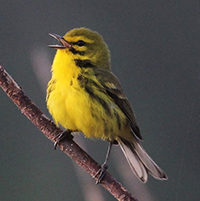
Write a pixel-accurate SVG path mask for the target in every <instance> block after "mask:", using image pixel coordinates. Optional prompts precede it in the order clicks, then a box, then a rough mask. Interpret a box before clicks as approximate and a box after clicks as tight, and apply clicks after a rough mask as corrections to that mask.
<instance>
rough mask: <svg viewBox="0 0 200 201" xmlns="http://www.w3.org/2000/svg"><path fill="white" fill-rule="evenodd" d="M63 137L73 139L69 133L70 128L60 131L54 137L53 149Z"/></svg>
mask: <svg viewBox="0 0 200 201" xmlns="http://www.w3.org/2000/svg"><path fill="white" fill-rule="evenodd" d="M63 139H69V140H72V139H73V136H72V135H71V130H66V131H64V132H61V133H59V134H58V135H57V136H56V137H55V142H54V149H55V150H56V148H57V146H58V145H59V143H60V141H62V140H63Z"/></svg>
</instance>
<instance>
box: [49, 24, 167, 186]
mask: <svg viewBox="0 0 200 201" xmlns="http://www.w3.org/2000/svg"><path fill="white" fill-rule="evenodd" d="M49 35H50V36H51V37H53V38H55V39H56V40H57V41H58V42H59V44H55V45H49V47H50V48H54V49H56V50H57V51H56V54H55V57H54V60H53V63H52V69H51V73H52V77H51V79H50V81H49V83H48V86H47V95H46V103H47V108H48V110H49V113H50V114H51V115H52V117H53V119H54V121H55V123H56V125H58V126H59V125H61V126H62V127H64V128H65V129H66V131H68V132H63V133H62V134H61V135H60V136H58V138H57V141H56V143H55V146H57V144H59V142H60V141H61V140H62V139H63V137H64V136H66V135H68V134H69V133H71V132H75V131H80V132H82V133H83V134H84V135H85V136H86V137H87V138H95V139H96V138H97V139H102V140H105V141H108V142H109V146H108V150H107V154H106V158H105V162H104V163H103V164H102V166H101V168H100V169H99V171H98V172H97V173H96V175H95V176H98V175H99V176H98V178H97V181H96V183H97V184H98V183H101V181H102V179H103V177H104V175H105V172H106V170H107V169H108V165H107V163H108V158H109V156H110V152H111V148H112V145H113V144H118V145H119V146H120V148H121V150H122V152H123V153H124V155H125V157H126V159H127V161H128V164H129V165H130V168H131V170H132V171H133V173H134V174H135V176H136V177H137V178H138V179H139V180H140V181H142V182H144V183H145V182H146V181H147V179H148V175H149V174H150V175H152V176H153V177H154V178H155V179H159V180H166V179H168V177H167V175H166V174H165V172H164V171H163V170H162V169H161V168H160V167H159V166H158V165H157V164H156V163H155V162H154V161H153V160H152V159H151V157H150V156H149V155H148V154H147V152H146V151H145V150H144V148H143V147H142V146H141V145H140V144H141V141H142V140H143V138H142V135H141V133H140V129H139V126H138V123H137V121H136V116H135V114H134V111H133V109H132V106H131V104H130V103H129V101H128V98H127V96H126V95H125V93H124V91H123V89H122V86H121V84H120V82H119V80H118V78H117V77H116V76H115V75H114V74H113V73H112V71H111V56H110V51H109V48H108V46H107V44H106V43H105V41H104V39H103V38H102V36H101V35H100V34H99V33H98V32H96V31H92V30H90V29H88V28H85V27H81V28H75V29H72V30H70V31H68V32H67V33H66V34H65V35H64V36H60V35H58V34H55V33H50V34H49ZM100 151H102V150H100Z"/></svg>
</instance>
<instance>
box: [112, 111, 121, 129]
mask: <svg viewBox="0 0 200 201" xmlns="http://www.w3.org/2000/svg"><path fill="white" fill-rule="evenodd" d="M114 115H115V117H116V119H117V125H118V128H119V130H120V129H121V121H120V117H119V114H118V113H117V111H116V110H114Z"/></svg>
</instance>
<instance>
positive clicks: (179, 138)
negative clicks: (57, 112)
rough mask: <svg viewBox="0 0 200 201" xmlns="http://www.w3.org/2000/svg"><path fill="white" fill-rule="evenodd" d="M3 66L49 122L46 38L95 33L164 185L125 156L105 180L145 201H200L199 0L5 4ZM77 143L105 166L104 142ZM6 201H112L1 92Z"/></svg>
mask: <svg viewBox="0 0 200 201" xmlns="http://www.w3.org/2000/svg"><path fill="white" fill-rule="evenodd" d="M0 5H1V6H0V15H1V18H0V27H1V30H0V32H1V34H0V43H1V48H0V61H1V63H0V64H1V65H3V66H4V68H5V69H6V70H7V71H8V73H10V74H11V75H12V76H13V78H14V79H15V80H16V81H17V83H18V84H19V85H20V86H21V87H22V88H23V90H24V91H25V92H26V94H27V95H28V96H29V97H30V98H31V99H32V100H33V101H34V102H35V103H36V105H37V106H38V107H39V108H40V109H42V111H43V112H44V113H45V114H46V115H47V116H48V117H50V115H49V113H48V111H47V109H46V104H45V90H46V84H47V82H48V80H49V78H50V68H51V63H52V60H53V57H54V54H55V50H53V49H50V48H48V47H47V45H49V44H55V40H54V39H52V38H51V37H50V36H48V33H52V32H53V33H58V34H60V35H64V34H65V33H66V32H67V31H69V30H70V29H72V28H77V27H87V28H90V29H92V30H96V31H98V32H99V33H100V34H101V35H102V36H103V37H104V39H105V41H106V42H107V44H108V45H109V48H110V51H111V55H112V70H113V72H114V73H115V74H116V75H117V76H118V78H119V79H120V80H121V84H122V86H123V88H124V91H125V93H126V94H127V96H128V98H129V101H130V102H131V104H132V105H133V107H134V110H135V113H136V115H137V119H138V122H139V125H140V128H141V131H142V135H143V138H144V142H143V143H142V145H143V146H144V147H145V149H146V150H147V152H148V153H149V154H150V156H151V157H152V158H153V159H154V160H155V161H156V162H157V163H158V164H159V166H160V167H162V168H163V169H164V170H165V172H166V173H167V175H168V177H169V180H168V181H163V182H161V181H157V180H155V179H153V178H152V177H150V178H149V181H148V182H147V183H146V184H141V182H140V181H139V180H137V179H136V178H135V177H134V176H133V174H132V172H131V170H130V168H129V167H128V164H127V163H126V161H125V158H124V156H123V155H122V153H121V151H120V149H119V147H117V146H116V147H114V149H113V151H112V153H111V158H110V161H109V172H110V173H112V174H113V175H114V177H116V178H117V179H118V180H119V181H120V182H121V183H122V184H123V185H124V186H125V187H126V188H127V189H128V190H129V191H130V192H132V193H133V194H134V195H135V196H136V197H137V198H138V200H140V201H161V200H162V201H169V200H170V201H171V200H174V201H188V200H190V201H196V200H199V197H200V191H199V181H200V174H199V165H200V160H199V151H200V143H199V126H200V120H199V119H200V112H199V109H200V107H199V103H200V95H199V91H200V83H199V78H200V71H199V70H200V68H199V66H200V60H199V54H200V49H199V44H200V9H199V8H200V7H199V6H200V5H199V1H193V0H192V1H172V0H169V1H164V0H161V1H153V0H144V1H139V0H134V1H130V0H127V1H119V0H118V1H106V0H101V1H96V2H95V1H88V0H85V1H81V0H77V1H72V0H68V1H61V0H57V1H52V0H40V1H22V0H21V1H20V0H15V1H14V0H7V1H2V0H1V4H0ZM75 140H76V141H77V143H78V144H80V146H81V147H83V148H84V149H86V150H87V151H88V152H89V153H90V154H91V156H92V157H93V158H94V159H95V160H96V161H98V162H99V163H100V164H101V163H103V161H104V157H105V154H106V150H107V146H108V143H107V142H103V141H101V140H89V139H86V138H84V137H83V136H82V135H78V136H77V137H76V138H75ZM0 164H1V165H0V200H4V201H10V200H13V201H18V200H20V201H27V200H29V201H35V200H37V201H43V200H48V201H55V200H56V201H57V200H58V201H62V200H76V201H82V200H86V201H92V200H98V201H105V200H109V201H114V200H115V199H114V198H113V197H112V196H111V195H110V194H109V193H108V192H107V191H106V190H104V189H103V188H102V187H101V185H98V186H96V185H95V181H94V180H93V179H92V178H91V177H90V176H88V175H87V173H85V172H84V171H82V170H81V168H79V167H78V165H76V164H75V163H74V162H72V160H71V159H69V158H68V157H67V156H66V155H65V154H63V153H62V152H61V151H60V150H57V151H55V150H54V149H53V144H52V142H50V141H49V140H47V139H46V138H45V137H44V135H43V134H41V133H40V132H39V131H38V130H37V129H36V128H35V127H34V126H33V125H32V124H31V123H30V122H29V120H28V119H27V118H26V117H25V116H24V115H22V114H21V113H20V111H19V110H18V109H17V108H16V106H15V105H14V104H13V103H12V102H11V101H10V100H9V99H8V97H7V96H6V95H5V93H4V92H3V91H2V90H0Z"/></svg>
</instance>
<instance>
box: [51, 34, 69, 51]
mask: <svg viewBox="0 0 200 201" xmlns="http://www.w3.org/2000/svg"><path fill="white" fill-rule="evenodd" d="M49 35H50V36H52V37H53V38H55V39H56V40H58V41H59V42H60V43H61V44H60V45H48V47H51V48H56V49H65V48H69V49H71V48H72V45H70V44H69V43H68V42H67V41H66V40H65V39H64V38H63V37H62V36H60V35H58V34H55V33H49Z"/></svg>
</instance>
